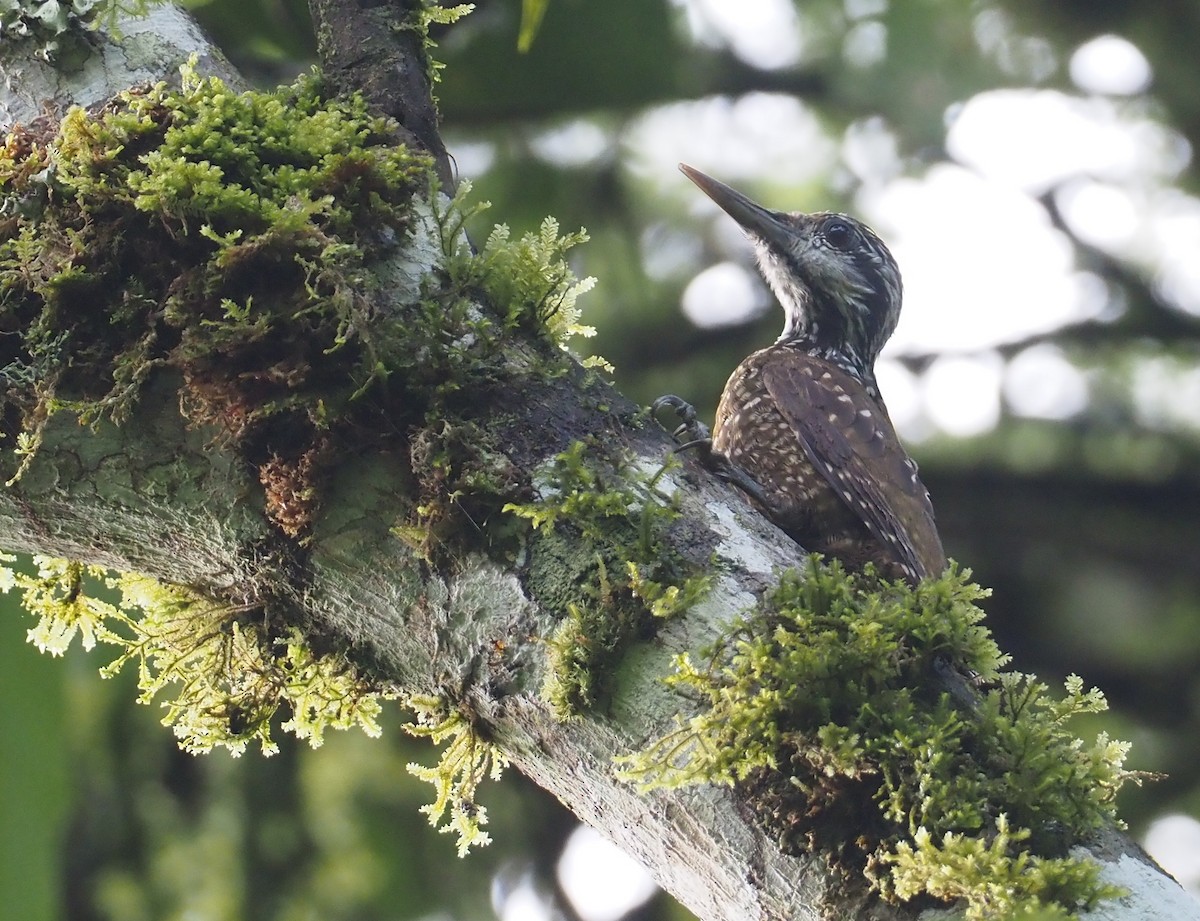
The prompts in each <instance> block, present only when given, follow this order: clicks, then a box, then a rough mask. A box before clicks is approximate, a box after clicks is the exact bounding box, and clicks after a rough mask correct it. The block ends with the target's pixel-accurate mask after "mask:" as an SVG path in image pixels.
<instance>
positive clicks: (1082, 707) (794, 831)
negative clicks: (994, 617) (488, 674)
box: [624, 558, 1134, 919]
mask: <svg viewBox="0 0 1200 921" xmlns="http://www.w3.org/2000/svg"><path fill="white" fill-rule="evenodd" d="M968 578H969V573H965V572H959V571H957V570H956V569H951V571H950V572H949V573H948V574H947V575H945V576H943V577H942V578H940V579H936V580H928V581H926V582H923V583H921V584H920V585H919V586H917V587H915V588H913V587H910V586H908V585H906V584H904V583H895V584H888V583H884V584H880V583H879V582H878V581H876V580H875V579H874V578H873V577H872V576H871V575H870V574H865V575H862V576H855V575H852V574H847V573H846V572H845V571H844V570H843V568H842V567H841V565H840V564H838V563H836V562H835V563H831V564H823V563H822V562H820V559H819V558H814V559H813V561H812V565H811V567H810V569H809V571H808V572H806V573H804V574H799V573H795V572H792V573H789V574H787V575H785V577H784V578H783V579H782V581H781V583H780V585H779V586H778V588H776V589H775V590H774V591H772V592H771V594H770V595H769V596H768V597H767V598H766V599H764V602H763V604H762V606H761V607H760V608H759V609H758V610H756V611H755V612H754V613H753V614H751V615H748V616H747V617H746V618H745V619H743V620H742V621H741V622H739V623H738V624H736V625H735V626H734V627H733V628H732V630H731V631H730V633H729V635H728V637H727V638H726V640H725V641H723V642H722V643H721V644H719V645H718V646H717V647H716V648H714V649H712V650H711V651H710V653H709V655H711V659H710V660H709V661H708V662H707V663H706V664H704V665H700V666H698V665H696V664H694V663H693V662H692V661H691V659H690V658H689V657H687V656H686V655H685V656H683V657H681V658H680V659H679V660H678V663H677V673H676V674H675V675H674V676H672V677H671V678H669V679H668V680H669V682H670V683H671V684H673V685H674V686H676V687H679V688H684V689H687V690H688V691H689V692H692V693H697V694H699V695H701V697H702V698H703V699H706V700H707V701H708V702H709V709H708V710H707V711H706V712H704V713H702V714H701V715H699V716H697V717H694V718H693V719H691V720H690V721H689V722H687V723H686V724H683V725H681V726H680V727H679V728H678V729H677V730H676V731H674V732H673V733H671V734H669V735H667V736H666V737H664V738H662V739H659V740H658V741H656V742H655V743H654V744H653V745H651V746H650V747H649V748H648V749H647V750H646V751H644V752H642V753H639V754H637V755H635V756H632V757H630V758H628V759H626V761H625V765H624V772H625V776H626V777H627V778H628V779H630V780H633V781H635V782H637V783H639V784H641V785H642V786H643V787H646V788H652V787H655V786H679V785H683V784H690V783H702V782H712V783H729V784H735V783H736V784H741V785H742V786H743V789H744V790H745V792H746V793H747V794H748V796H749V797H750V799H751V801H752V802H753V803H754V804H755V806H756V808H757V809H758V811H759V814H760V817H761V818H762V820H763V821H764V823H765V824H766V826H767V827H768V828H769V829H771V830H772V831H773V832H774V833H776V834H777V835H778V836H779V839H780V841H781V844H782V846H784V847H785V848H788V849H791V850H799V849H803V848H816V849H819V850H821V851H823V852H825V853H827V854H829V855H831V857H832V858H834V859H835V862H836V863H838V864H839V865H840V866H842V867H843V868H844V869H847V870H858V871H860V872H864V873H865V874H866V876H867V878H868V879H869V880H870V882H871V884H872V885H873V886H874V887H875V888H877V889H878V890H879V891H880V892H882V893H883V894H884V895H885V896H887V897H890V898H897V899H911V898H914V897H916V896H918V895H922V894H925V895H932V896H935V897H938V898H943V899H962V900H964V901H965V903H966V906H967V915H968V917H969V918H973V919H979V918H1001V917H1008V916H1009V915H1010V914H1011V913H1013V912H1018V911H1028V910H1032V909H1034V908H1048V909H1051V910H1053V911H1059V912H1062V913H1063V916H1064V917H1065V916H1067V915H1068V914H1069V913H1070V912H1073V911H1076V910H1078V909H1081V908H1086V907H1088V906H1090V905H1092V904H1094V903H1095V902H1096V901H1097V900H1099V899H1101V898H1104V897H1110V896H1113V895H1115V894H1117V893H1116V892H1115V890H1114V889H1112V887H1109V886H1106V885H1103V884H1101V883H1100V882H1099V879H1098V870H1099V868H1098V866H1097V865H1095V864H1094V863H1091V862H1088V861H1080V860H1076V859H1073V858H1069V857H1066V856H1065V848H1066V847H1067V846H1068V845H1069V844H1071V843H1073V842H1074V841H1076V840H1078V839H1079V838H1080V837H1082V836H1086V835H1087V834H1088V833H1089V832H1091V831H1094V830H1096V829H1098V828H1100V827H1101V826H1102V825H1104V824H1105V823H1107V822H1111V821H1114V820H1115V807H1114V799H1115V797H1116V793H1117V790H1118V789H1119V788H1120V786H1121V785H1122V783H1123V782H1124V781H1126V780H1127V779H1130V778H1131V777H1132V776H1134V775H1131V774H1130V773H1129V772H1127V771H1125V770H1123V768H1122V765H1123V762H1124V758H1125V754H1126V751H1127V746H1126V745H1125V744H1124V743H1121V742H1114V741H1112V740H1110V739H1109V738H1108V737H1107V736H1105V735H1103V734H1101V735H1100V736H1099V737H1098V738H1097V739H1096V741H1095V742H1094V743H1092V744H1090V745H1088V744H1085V743H1084V742H1082V741H1081V740H1079V739H1077V738H1075V737H1074V735H1073V734H1072V733H1071V732H1070V731H1069V729H1068V726H1067V724H1068V722H1069V721H1070V719H1071V718H1072V717H1074V716H1076V715H1079V714H1084V713H1095V712H1098V711H1100V710H1103V709H1104V707H1105V702H1104V698H1103V696H1102V695H1101V694H1100V692H1099V691H1096V690H1092V691H1088V692H1085V691H1084V690H1083V685H1082V682H1081V681H1080V679H1078V678H1075V677H1072V678H1071V679H1070V680H1068V682H1067V687H1066V690H1067V694H1066V697H1065V699H1062V700H1057V699H1054V698H1052V697H1050V696H1049V695H1048V693H1047V688H1046V687H1045V685H1043V684H1040V683H1039V682H1037V681H1035V680H1034V679H1032V678H1031V677H1030V676H1027V675H1020V674H1015V673H1007V672H1003V671H1002V667H1003V666H1004V665H1005V663H1006V659H1005V657H1004V656H1002V655H1001V654H1000V653H999V650H998V649H997V648H996V646H995V644H994V643H993V642H992V640H991V638H990V636H989V635H988V633H987V631H986V630H985V629H984V628H983V627H982V626H981V625H980V621H981V620H982V619H983V612H982V611H981V610H980V609H979V608H978V607H977V606H976V605H975V602H976V601H977V600H978V599H979V598H980V597H982V596H983V595H984V594H986V593H985V592H983V591H981V590H980V589H979V588H978V586H975V585H972V584H970V583H969V582H968V581H967V579H968ZM949 663H955V664H957V665H958V666H959V667H960V668H963V669H967V670H972V671H974V672H977V673H978V674H979V675H980V676H981V678H982V680H983V681H984V682H985V683H986V685H987V688H988V689H987V690H986V691H984V692H982V694H981V695H980V697H979V700H978V702H977V703H976V704H974V705H971V704H966V703H964V702H963V699H962V698H963V695H962V694H960V693H955V689H954V687H953V680H947V679H945V678H942V677H939V675H946V674H949V672H948V669H947V666H948V664H949ZM968 870H969V871H970V872H968Z"/></svg>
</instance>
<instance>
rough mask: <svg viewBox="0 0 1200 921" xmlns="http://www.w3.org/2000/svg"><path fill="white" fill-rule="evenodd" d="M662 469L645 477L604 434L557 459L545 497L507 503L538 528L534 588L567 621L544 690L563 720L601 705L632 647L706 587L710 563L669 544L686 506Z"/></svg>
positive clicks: (552, 643)
mask: <svg viewBox="0 0 1200 921" xmlns="http://www.w3.org/2000/svg"><path fill="white" fill-rule="evenodd" d="M664 469H665V468H664ZM662 472H663V471H661V470H660V471H658V472H657V473H655V474H652V475H648V474H645V473H643V472H642V471H640V470H638V469H636V468H635V467H634V466H633V465H632V464H630V463H629V462H628V460H627V459H626V458H624V457H623V456H622V455H621V454H620V452H617V455H616V457H613V456H611V455H609V456H606V455H605V451H604V450H603V449H602V448H601V446H600V445H599V443H598V441H597V440H594V439H593V440H591V441H586V442H585V441H578V442H575V443H574V444H572V445H571V446H570V447H569V448H568V449H567V450H566V451H564V452H562V453H561V454H559V455H558V456H556V457H555V458H554V460H553V462H552V463H551V465H550V466H549V469H548V470H547V471H546V474H545V478H544V482H541V483H540V484H538V485H539V488H540V492H541V497H540V498H539V499H538V501H536V502H527V503H510V504H509V505H507V506H505V511H508V512H511V513H513V514H514V515H517V516H518V517H520V518H524V519H526V520H528V521H529V522H530V524H531V525H532V526H533V529H534V530H535V532H537V534H536V537H535V538H534V539H533V541H532V550H531V564H530V572H529V579H528V584H529V588H530V591H531V592H532V593H533V594H534V596H535V597H537V598H538V600H539V601H540V602H541V604H542V605H543V606H544V607H545V608H547V609H548V610H550V611H552V612H554V613H556V614H558V616H559V618H560V619H559V623H558V626H557V627H556V628H555V630H554V632H553V634H552V635H551V636H550V638H549V640H548V646H547V648H548V656H549V668H548V671H547V680H546V686H545V688H544V691H543V693H544V696H545V697H546V699H547V700H548V701H549V703H550V705H551V707H552V708H553V709H554V711H555V713H556V714H557V715H558V716H559V717H560V718H564V719H565V718H568V717H571V716H575V715H578V714H579V713H581V712H583V711H584V710H587V709H590V708H591V707H594V706H595V705H596V704H597V703H598V702H599V701H600V700H601V699H602V698H603V697H604V695H605V694H606V693H607V691H608V689H609V683H610V681H611V679H612V673H613V670H614V669H615V667H616V665H617V664H618V663H619V662H620V659H621V657H622V656H623V655H624V653H625V651H626V650H627V649H628V647H629V645H630V644H631V643H632V642H634V641H636V640H638V639H646V638H648V637H649V636H650V635H652V634H653V631H654V630H655V621H656V620H657V619H659V618H665V617H670V616H673V615H674V614H676V613H678V612H680V611H682V610H685V609H686V608H688V607H690V606H691V605H692V604H694V603H695V602H696V601H698V600H699V599H700V598H701V597H702V596H703V595H704V594H705V593H706V592H707V591H708V589H709V586H710V584H711V578H710V576H709V574H708V572H707V571H705V570H706V569H707V566H704V567H702V566H700V565H697V564H695V563H689V562H688V561H686V560H684V559H683V558H681V557H680V556H679V555H678V554H676V553H673V552H671V551H670V550H669V547H668V545H667V543H666V542H665V541H664V536H665V532H666V529H667V528H668V527H670V525H671V523H672V522H673V521H675V520H676V519H677V518H678V517H679V512H678V510H677V509H676V508H675V505H674V503H673V501H672V500H668V499H665V498H664V497H663V496H661V495H660V494H659V492H658V489H657V484H658V481H659V478H660V476H661V474H662ZM705 563H706V564H707V563H708V560H705Z"/></svg>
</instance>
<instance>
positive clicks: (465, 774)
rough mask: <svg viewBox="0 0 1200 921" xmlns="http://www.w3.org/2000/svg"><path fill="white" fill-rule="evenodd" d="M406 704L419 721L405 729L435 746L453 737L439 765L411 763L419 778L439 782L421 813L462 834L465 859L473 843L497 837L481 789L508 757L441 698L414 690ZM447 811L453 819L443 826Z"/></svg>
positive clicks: (494, 777) (436, 824)
mask: <svg viewBox="0 0 1200 921" xmlns="http://www.w3.org/2000/svg"><path fill="white" fill-rule="evenodd" d="M406 705H407V706H408V708H409V709H410V710H412V711H413V713H414V714H415V715H416V719H415V720H414V721H413V722H411V723H408V724H406V725H405V727H404V731H405V732H407V733H409V734H410V735H414V736H422V737H425V738H428V739H430V740H431V741H432V742H433V743H434V744H435V745H441V744H442V743H443V742H445V741H446V740H447V739H449V743H448V744H447V745H446V747H445V748H443V749H442V753H441V756H440V758H439V759H438V763H437V764H436V765H435V766H434V767H431V768H430V767H425V766H424V765H421V764H416V763H413V764H409V765H408V770H409V772H410V773H411V774H412V775H413V776H415V777H417V778H419V779H421V780H424V781H427V782H428V783H431V784H433V787H434V789H435V790H436V791H437V795H436V798H435V799H434V801H433V802H432V803H430V804H429V805H427V806H422V807H421V811H422V812H423V813H425V814H426V815H427V816H429V824H430V825H432V826H434V827H435V828H437V829H438V830H439V831H440V832H442V833H443V834H455V833H457V835H458V856H459V857H463V856H465V855H466V853H467V851H469V850H470V849H471V848H472V847H483V846H484V845H487V844H490V843H491V840H492V839H491V836H490V835H488V833H487V832H485V831H484V830H483V826H484V825H486V824H487V809H486V808H485V807H483V806H480V805H479V804H478V803H476V801H475V792H476V790H477V789H478V787H479V784H481V783H482V782H483V781H484V780H485V779H486V778H491V779H492V780H499V779H500V775H501V774H502V773H503V771H504V769H505V768H506V767H507V766H508V763H509V762H508V759H507V758H506V757H505V756H504V753H503V752H501V751H500V750H499V749H498V748H496V746H494V745H492V744H491V743H490V742H487V741H485V740H484V739H482V738H481V737H480V735H479V732H478V731H477V730H476V729H475V726H474V725H473V724H472V722H471V720H470V718H469V717H468V716H466V715H464V714H463V713H462V712H461V711H459V710H456V709H454V708H453V707H452V706H450V705H448V704H447V702H446V701H444V700H442V699H441V698H439V697H431V696H429V695H421V694H414V695H411V696H410V697H408V698H407V700H406ZM447 810H449V811H450V819H449V821H448V822H446V823H445V824H443V821H442V820H443V816H445V814H446V811H447Z"/></svg>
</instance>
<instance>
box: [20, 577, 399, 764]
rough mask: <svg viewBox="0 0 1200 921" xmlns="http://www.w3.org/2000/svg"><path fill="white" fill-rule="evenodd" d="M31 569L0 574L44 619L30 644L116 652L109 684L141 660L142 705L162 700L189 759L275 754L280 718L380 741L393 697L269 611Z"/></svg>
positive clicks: (316, 736) (306, 734) (167, 589)
mask: <svg viewBox="0 0 1200 921" xmlns="http://www.w3.org/2000/svg"><path fill="white" fill-rule="evenodd" d="M12 561H13V560H12V558H11V557H5V558H4V562H6V563H11V562H12ZM34 563H35V565H36V573H33V574H30V573H26V572H19V571H14V570H13V569H11V568H9V567H8V566H5V567H3V568H0V590H3V591H9V590H12V589H14V588H15V589H17V590H19V591H20V592H21V594H22V602H23V605H24V607H25V609H26V610H27V611H28V612H30V613H31V614H33V615H34V616H36V617H37V618H38V621H37V624H36V625H35V626H34V627H33V628H32V629H30V631H29V640H30V642H32V643H34V644H35V645H36V646H37V647H38V648H39V649H41V650H42V651H44V652H50V653H52V654H54V655H61V654H63V653H64V652H65V651H66V649H67V648H68V647H69V646H70V644H71V642H72V641H73V640H74V638H75V637H76V636H79V637H80V641H81V644H82V646H83V648H84V649H92V648H93V647H94V646H96V645H97V644H98V643H99V644H103V645H106V646H109V647H114V648H115V649H116V650H117V651H118V655H117V656H116V658H115V659H114V660H113V661H112V662H110V663H109V664H107V665H106V666H104V668H102V669H101V673H102V674H103V675H105V676H111V675H114V674H116V673H117V672H119V671H120V670H121V669H122V668H123V667H125V666H126V665H129V664H131V663H135V664H136V666H137V671H138V687H139V689H140V690H141V695H140V696H139V698H138V701H139V703H143V704H150V703H152V702H154V701H160V706H162V708H163V709H164V710H165V711H166V714H165V715H164V716H163V720H162V721H163V724H164V725H166V726H169V727H171V729H172V730H173V731H174V733H175V735H176V737H177V738H178V739H179V744H180V745H181V746H182V747H183V748H184V749H186V750H187V751H191V752H207V751H210V750H211V749H213V748H214V747H218V746H219V747H223V748H227V749H229V750H230V751H231V752H232V753H233V754H235V755H240V754H241V753H242V752H244V751H245V749H246V745H247V744H248V743H250V742H257V743H258V744H259V746H260V747H261V749H262V751H263V753H264V754H268V755H270V754H273V753H274V752H275V751H276V750H277V746H276V744H275V742H274V741H273V739H272V737H271V732H272V726H273V725H274V724H276V723H277V722H278V721H277V720H276V716H277V714H280V713H287V714H289V718H288V719H287V720H286V721H284V722H283V723H282V725H280V726H279V728H280V729H282V730H283V731H285V732H291V733H292V734H294V735H295V736H297V737H298V738H301V739H305V740H307V741H308V743H309V744H310V745H312V746H313V747H314V748H316V747H318V746H320V745H321V742H322V741H323V735H324V732H325V731H326V730H327V729H348V728H351V727H354V726H357V727H358V728H360V729H362V730H363V731H364V732H366V733H367V734H368V735H372V736H375V735H378V734H379V731H380V730H379V723H378V716H379V713H380V701H381V700H382V699H385V698H388V697H394V696H396V694H395V691H394V689H392V688H390V687H389V686H387V685H383V684H380V683H378V682H375V681H372V680H370V679H368V678H367V677H365V676H364V675H363V674H362V673H361V672H360V671H359V670H358V669H357V668H356V667H355V666H354V665H353V664H352V663H351V662H350V660H349V659H348V658H347V657H346V656H345V655H344V653H342V652H340V651H329V652H322V653H317V652H316V651H314V650H313V648H312V646H311V645H310V643H309V641H308V640H306V639H305V638H304V636H303V635H302V634H301V632H300V630H299V629H297V628H296V627H293V626H286V625H282V624H277V623H274V622H273V621H272V618H271V617H270V616H269V615H268V614H267V613H266V612H265V611H264V610H263V608H262V607H261V606H257V605H256V606H254V607H237V606H233V605H230V604H229V603H227V602H222V601H219V600H216V599H212V598H205V597H203V596H201V595H199V594H197V593H195V592H193V591H191V590H189V589H186V588H183V587H182V586H177V585H168V584H165V583H162V582H158V581H157V580H154V579H151V578H149V577H147V576H143V575H138V574H136V573H110V572H108V571H106V570H104V569H103V568H101V567H97V566H85V565H83V564H80V563H77V562H72V561H68V560H54V559H45V558H35V559H34ZM105 589H107V592H104V590H105ZM98 592H103V593H104V594H107V595H108V598H103V597H101V596H100V595H99V594H97V593H98Z"/></svg>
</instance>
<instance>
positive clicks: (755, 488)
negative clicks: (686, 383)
mask: <svg viewBox="0 0 1200 921" xmlns="http://www.w3.org/2000/svg"><path fill="white" fill-rule="evenodd" d="M663 407H667V408H669V409H671V410H672V411H673V412H674V413H675V415H676V417H677V418H678V419H679V420H680V424H679V425H678V426H677V427H676V429H675V430H674V431H673V432H672V433H671V437H672V438H674V439H675V441H676V442H678V444H677V445H676V446H675V453H676V454H678V453H679V452H680V451H688V450H691V449H693V448H697V449H699V454H700V461H701V463H703V464H704V466H706V467H707V468H708V469H709V470H711V471H712V473H713V475H714V476H717V477H719V478H720V479H722V480H725V482H727V483H732V484H733V485H734V486H736V487H737V488H738V489H740V490H741V491H742V492H744V493H746V495H748V496H750V498H752V499H754V500H755V501H757V502H761V503H763V504H764V505H765V504H766V501H767V497H766V494H765V493H764V492H763V489H762V487H761V486H759V485H758V483H757V482H756V481H755V480H754V478H753V477H752V476H750V474H748V473H747V472H746V471H745V470H743V469H742V468H741V467H738V466H736V465H735V464H732V463H730V462H729V460H728V459H727V458H725V457H722V456H721V455H720V454H715V453H713V450H712V435H711V434H710V433H709V431H708V426H706V425H705V424H704V423H703V422H701V421H700V420H699V419H697V418H696V407H694V406H693V405H692V404H691V403H689V402H687V400H685V399H683V398H682V397H677V396H675V394H673V393H668V394H667V395H666V396H661V397H659V398H658V399H657V400H655V401H654V402H653V403H651V404H650V413H651V415H652V416H654V419H655V421H657V420H658V413H659V411H660V410H661V409H662V408H663ZM660 424H661V423H660ZM665 427H666V426H664V428H665Z"/></svg>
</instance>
